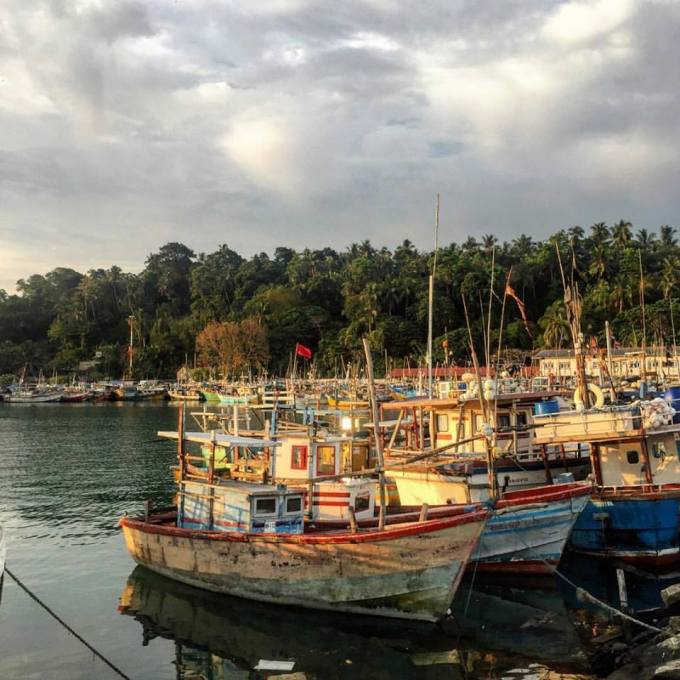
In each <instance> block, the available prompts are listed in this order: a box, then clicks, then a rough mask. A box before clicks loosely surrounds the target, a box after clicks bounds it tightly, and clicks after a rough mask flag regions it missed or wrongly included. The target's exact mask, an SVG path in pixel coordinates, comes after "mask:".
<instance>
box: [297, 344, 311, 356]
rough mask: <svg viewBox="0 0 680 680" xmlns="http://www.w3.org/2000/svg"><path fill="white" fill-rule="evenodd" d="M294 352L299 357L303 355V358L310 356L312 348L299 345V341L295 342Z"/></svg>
mask: <svg viewBox="0 0 680 680" xmlns="http://www.w3.org/2000/svg"><path fill="white" fill-rule="evenodd" d="M295 354H297V355H298V356H299V357H303V358H304V359H311V358H312V350H311V349H309V347H305V346H304V345H301V344H300V343H299V342H296V343H295Z"/></svg>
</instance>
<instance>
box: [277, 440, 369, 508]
mask: <svg viewBox="0 0 680 680" xmlns="http://www.w3.org/2000/svg"><path fill="white" fill-rule="evenodd" d="M277 443H278V444H279V446H277V447H276V449H275V450H274V451H273V452H272V454H271V462H270V473H271V477H272V479H275V480H277V481H285V482H287V483H290V484H292V483H307V482H308V480H310V479H316V480H318V481H317V482H315V483H314V485H313V491H312V511H311V518H312V519H314V520H338V519H347V509H348V508H350V507H351V508H353V509H354V513H355V516H356V518H357V519H358V520H360V519H364V518H369V517H373V513H374V509H375V481H374V480H372V479H367V478H356V477H353V478H350V477H348V478H340V479H338V476H339V475H342V474H343V473H350V472H357V471H360V470H364V469H367V468H368V467H370V465H371V460H369V456H370V449H369V446H368V442H367V441H366V440H362V439H352V438H347V437H332V436H312V435H308V434H298V433H295V434H285V435H280V436H278V437H277ZM323 477H330V478H332V479H329V480H328V481H325V480H323Z"/></svg>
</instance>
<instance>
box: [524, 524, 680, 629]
mask: <svg viewBox="0 0 680 680" xmlns="http://www.w3.org/2000/svg"><path fill="white" fill-rule="evenodd" d="M512 530H513V531H514V532H515V533H516V534H517V536H518V538H519V540H520V541H521V542H522V543H523V544H524V547H525V548H526V549H527V550H528V551H529V552H535V549H534V548H532V547H531V546H530V545H527V543H526V541H525V540H524V537H523V536H522V535H521V534H520V533H519V531H518V530H517V529H516V528H515V527H512ZM536 556H537V557H538V559H539V560H541V562H543V563H544V564H545V565H547V566H548V567H550V568H551V569H552V568H553V565H551V564H550V562H548V561H547V560H546V559H545V558H544V557H541V555H536ZM554 573H555V574H556V575H557V576H559V578H561V579H562V580H563V581H565V583H568V584H569V585H570V586H571V587H572V588H574V590H575V591H576V593H577V594H580V595H582V596H583V597H585V598H587V599H589V600H590V601H591V602H594V603H595V604H597V605H599V606H600V607H602V608H603V609H606V610H608V611H610V612H612V613H614V614H617V615H618V616H620V617H622V618H624V619H628V621H631V622H632V623H634V624H636V625H638V626H641V627H642V628H647V629H648V630H652V631H654V632H655V633H663V634H664V635H668V636H669V637H673V636H672V635H671V634H669V633H668V632H667V631H665V630H663V629H662V628H657V627H656V626H652V625H650V624H648V623H645V622H644V621H640V620H639V619H636V618H635V617H633V616H630V615H629V614H626V613H625V612H624V611H621V610H620V609H617V608H616V607H612V605H610V604H608V603H607V602H604V601H603V600H600V599H599V598H598V597H595V595H593V594H592V593H591V592H590V591H588V590H586V589H585V588H581V587H580V586H577V585H576V584H575V583H574V582H573V581H572V580H571V579H570V578H568V577H567V576H565V575H564V574H563V573H562V572H561V571H560V570H559V569H558V568H557V567H555V568H554Z"/></svg>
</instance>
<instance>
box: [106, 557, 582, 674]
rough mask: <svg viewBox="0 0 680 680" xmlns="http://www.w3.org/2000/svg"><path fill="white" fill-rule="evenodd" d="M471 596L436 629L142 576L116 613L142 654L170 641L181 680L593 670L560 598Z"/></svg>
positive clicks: (132, 580) (133, 579) (478, 592)
mask: <svg viewBox="0 0 680 680" xmlns="http://www.w3.org/2000/svg"><path fill="white" fill-rule="evenodd" d="M467 588H468V586H465V587H464V588H463V590H462V591H461V593H460V597H458V598H457V602H456V612H455V614H456V622H455V623H453V622H450V623H449V624H447V626H445V627H435V626H430V625H426V624H409V623H404V622H400V621H390V620H381V619H371V618H359V617H352V616H343V615H337V614H328V613H324V612H315V611H308V610H301V609H291V608H284V607H276V606H270V605H265V604H260V603H256V602H249V601H246V600H239V599H236V598H229V597H224V596H219V595H215V594H212V593H208V592H204V591H201V590H198V589H195V588H192V587H190V586H185V585H183V584H180V583H176V582H174V581H172V580H169V579H166V578H163V577H161V576H157V575H155V574H153V573H151V572H149V571H147V570H146V569H143V568H141V567H137V568H136V569H135V570H134V571H133V572H132V574H131V575H130V577H129V578H128V581H127V584H126V586H125V588H124V589H123V593H122V594H121V596H120V607H119V611H120V612H121V613H123V614H125V615H128V616H131V617H133V618H134V619H135V620H136V621H137V622H139V623H140V624H141V626H142V630H141V637H142V644H143V645H148V644H149V643H150V642H151V641H152V640H153V639H154V638H155V637H158V636H160V637H164V638H167V639H171V640H174V642H175V654H176V659H175V662H176V669H177V677H178V678H182V679H183V680H188V678H222V677H230V678H231V677H260V676H258V675H257V674H253V669H254V667H255V666H256V665H257V663H258V661H259V660H260V659H268V660H294V662H295V666H294V671H295V672H302V673H304V674H306V675H308V676H315V677H323V678H364V677H366V678H395V677H398V678H416V677H417V678H424V679H429V678H444V677H446V678H467V677H500V676H501V675H502V673H503V670H504V669H506V670H507V669H508V668H510V667H516V666H517V665H518V664H519V665H520V666H521V665H524V666H525V667H526V666H527V665H528V664H529V663H530V662H532V661H536V660H543V661H544V662H545V663H546V664H547V665H550V666H551V667H557V666H559V668H560V669H568V670H569V669H570V670H578V671H583V670H584V669H585V668H586V667H587V656H586V651H585V647H584V645H583V643H582V642H581V640H580V639H579V636H578V634H577V632H576V631H575V629H574V628H573V626H572V625H571V619H570V613H569V611H568V610H567V608H566V607H565V605H564V601H563V600H562V597H561V595H560V593H559V592H558V591H557V590H553V592H552V593H549V594H546V592H541V593H529V592H527V591H520V590H517V591H513V592H510V593H501V592H497V593H493V592H490V591H487V590H484V589H483V587H482V588H481V589H478V588H475V589H474V590H473V591H472V593H471V594H469V592H468V590H467ZM464 610H466V615H463V611H464ZM484 649H486V650H488V649H494V650H495V651H494V652H493V653H492V652H489V651H480V650H484ZM520 655H522V656H523V657H524V658H522V656H520ZM249 673H250V674H251V675H250V676H249Z"/></svg>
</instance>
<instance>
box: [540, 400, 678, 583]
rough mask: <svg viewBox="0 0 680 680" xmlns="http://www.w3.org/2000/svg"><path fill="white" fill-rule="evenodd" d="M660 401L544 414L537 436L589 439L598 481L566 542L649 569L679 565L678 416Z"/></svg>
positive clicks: (552, 439) (546, 439)
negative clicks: (605, 408)
mask: <svg viewBox="0 0 680 680" xmlns="http://www.w3.org/2000/svg"><path fill="white" fill-rule="evenodd" d="M677 419H678V418H677V416H676V415H675V410H674V408H673V407H670V406H669V405H668V404H666V405H664V403H663V401H662V400H654V401H652V402H646V403H645V402H641V403H638V404H633V405H629V406H620V407H610V408H609V409H607V410H592V411H580V412H576V411H571V412H562V413H559V414H552V415H546V416H545V417H544V418H543V419H542V420H543V422H542V423H541V424H542V427H540V428H538V429H537V430H536V435H537V438H538V439H539V440H540V441H544V442H546V443H553V442H570V441H579V442H582V443H585V444H587V445H589V447H590V453H591V459H592V464H593V472H594V476H595V482H596V486H595V489H594V492H593V496H592V499H591V500H590V502H589V503H588V504H587V506H586V507H585V509H584V511H583V513H582V514H581V516H580V517H579V519H578V520H577V522H576V524H575V526H574V530H573V532H572V535H571V538H570V542H569V546H570V548H571V549H572V550H575V551H578V552H582V553H585V554H588V555H591V556H596V557H602V558H609V559H616V560H619V561H622V562H628V563H631V564H634V565H637V566H641V567H644V568H646V569H650V570H660V571H665V570H666V569H668V568H671V569H672V568H677V567H678V565H679V564H680V462H679V461H680V459H679V457H678V452H679V451H680V444H679V442H680V423H678V422H675V421H676V420H677Z"/></svg>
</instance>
